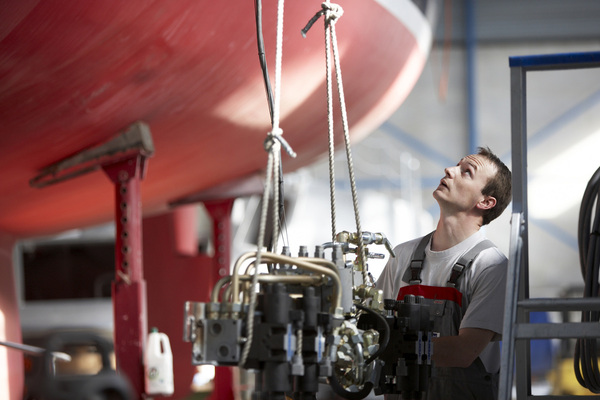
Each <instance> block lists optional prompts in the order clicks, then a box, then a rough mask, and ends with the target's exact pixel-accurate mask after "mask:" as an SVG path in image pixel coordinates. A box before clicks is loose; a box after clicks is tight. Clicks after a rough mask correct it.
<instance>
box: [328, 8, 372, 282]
mask: <svg viewBox="0 0 600 400" xmlns="http://www.w3.org/2000/svg"><path fill="white" fill-rule="evenodd" d="M336 18H337V17H336ZM334 22H335V20H334ZM330 30H331V38H332V43H333V60H334V62H335V76H336V79H337V88H338V96H339V100H340V108H341V112H342V125H343V128H344V143H345V145H346V158H347V161H348V174H349V178H350V188H351V191H352V204H353V206H354V219H355V221H356V234H357V236H358V251H359V254H358V261H359V263H362V265H363V268H362V275H363V282H367V268H366V265H367V262H366V254H365V245H364V243H363V239H362V229H361V226H360V215H359V212H358V192H357V190H356V179H355V177H354V163H353V161H352V150H351V148H350V129H349V128H348V114H347V112H346V98H345V96H344V85H343V84H342V68H341V65H340V57H339V51H338V46H337V36H336V32H335V23H331V24H330Z"/></svg>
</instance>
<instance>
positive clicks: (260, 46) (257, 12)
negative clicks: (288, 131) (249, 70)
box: [254, 0, 274, 123]
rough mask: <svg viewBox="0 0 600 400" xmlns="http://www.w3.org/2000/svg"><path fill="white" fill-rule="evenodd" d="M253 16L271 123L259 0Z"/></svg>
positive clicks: (270, 106)
mask: <svg viewBox="0 0 600 400" xmlns="http://www.w3.org/2000/svg"><path fill="white" fill-rule="evenodd" d="M254 14H255V17H256V43H257V45H258V59H259V60H260V67H261V69H262V73H263V78H264V81H265V90H266V91H267V101H268V104H269V115H270V116H271V123H273V103H274V100H273V90H272V89H271V80H270V79H269V70H268V68H267V59H266V57H265V42H264V39H263V34H262V3H261V0H255V1H254Z"/></svg>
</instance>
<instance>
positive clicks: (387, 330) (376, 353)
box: [355, 304, 390, 365]
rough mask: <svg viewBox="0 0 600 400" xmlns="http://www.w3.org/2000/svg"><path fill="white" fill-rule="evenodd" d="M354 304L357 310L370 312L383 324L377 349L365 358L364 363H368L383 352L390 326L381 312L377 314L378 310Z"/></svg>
mask: <svg viewBox="0 0 600 400" xmlns="http://www.w3.org/2000/svg"><path fill="white" fill-rule="evenodd" d="M355 306H356V308H358V309H359V310H363V311H366V312H368V313H369V314H372V315H373V316H374V317H375V318H377V319H379V321H380V322H381V323H382V325H383V337H382V338H381V343H380V344H379V348H378V349H377V351H376V352H375V353H373V354H372V355H371V357H369V358H367V361H365V365H369V364H370V363H371V362H373V360H375V359H376V358H377V357H379V356H380V355H381V354H383V352H384V351H385V349H386V348H387V346H388V343H389V342H390V326H389V325H388V323H387V321H386V320H385V318H383V316H382V315H381V314H379V313H378V312H376V311H374V310H372V309H370V308H369V307H364V306H362V305H360V304H355Z"/></svg>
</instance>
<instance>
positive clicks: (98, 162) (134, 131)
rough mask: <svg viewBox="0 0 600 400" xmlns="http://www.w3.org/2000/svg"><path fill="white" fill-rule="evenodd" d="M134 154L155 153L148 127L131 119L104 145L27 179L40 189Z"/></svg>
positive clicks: (92, 148)
mask: <svg viewBox="0 0 600 400" xmlns="http://www.w3.org/2000/svg"><path fill="white" fill-rule="evenodd" d="M137 154H141V155H143V156H144V157H151V156H152V155H153V154H154V143H153V142H152V136H151V134H150V128H149V127H148V125H146V124H145V123H144V122H141V121H137V122H134V123H133V124H131V125H130V126H129V127H128V128H127V130H125V131H124V132H122V133H120V134H119V135H117V136H115V137H114V138H112V139H111V140H109V141H108V142H106V143H104V144H101V145H98V146H95V147H91V148H89V149H87V150H84V151H82V152H80V153H77V154H76V155H74V156H71V157H69V158H65V159H64V160H61V161H59V162H57V163H54V164H52V165H49V166H47V167H46V168H44V169H43V170H42V171H41V172H40V173H39V174H38V175H37V176H36V177H35V178H33V179H31V180H30V181H29V185H30V186H32V187H36V188H43V187H45V186H48V185H52V184H55V183H58V182H62V181H65V180H68V179H71V178H75V177H77V176H80V175H83V174H87V173H88V172H92V171H95V170H98V169H99V168H101V167H102V166H103V165H107V164H113V163H115V162H119V161H122V160H124V159H128V158H131V157H132V156H135V155H137Z"/></svg>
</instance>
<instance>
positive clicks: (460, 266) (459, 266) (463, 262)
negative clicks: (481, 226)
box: [446, 239, 494, 288]
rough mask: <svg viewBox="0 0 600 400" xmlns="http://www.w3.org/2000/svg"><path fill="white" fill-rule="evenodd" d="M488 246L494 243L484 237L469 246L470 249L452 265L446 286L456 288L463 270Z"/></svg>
mask: <svg viewBox="0 0 600 400" xmlns="http://www.w3.org/2000/svg"><path fill="white" fill-rule="evenodd" d="M490 247H494V243H492V242H491V241H490V240H487V239H486V240H484V241H482V242H479V243H477V244H476V245H475V246H473V247H472V248H471V250H469V251H467V252H466V253H465V254H463V255H462V256H461V257H460V259H459V260H458V261H457V262H456V264H454V267H452V273H451V274H450V279H448V282H446V286H450V287H453V288H456V286H457V282H458V279H459V278H460V277H461V276H462V274H463V273H464V272H465V271H467V270H468V269H469V268H471V264H473V260H475V257H477V255H478V254H479V253H481V252H482V251H483V250H485V249H489V248H490Z"/></svg>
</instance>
